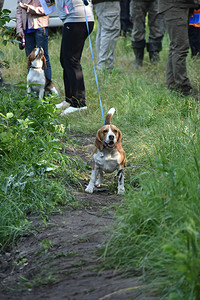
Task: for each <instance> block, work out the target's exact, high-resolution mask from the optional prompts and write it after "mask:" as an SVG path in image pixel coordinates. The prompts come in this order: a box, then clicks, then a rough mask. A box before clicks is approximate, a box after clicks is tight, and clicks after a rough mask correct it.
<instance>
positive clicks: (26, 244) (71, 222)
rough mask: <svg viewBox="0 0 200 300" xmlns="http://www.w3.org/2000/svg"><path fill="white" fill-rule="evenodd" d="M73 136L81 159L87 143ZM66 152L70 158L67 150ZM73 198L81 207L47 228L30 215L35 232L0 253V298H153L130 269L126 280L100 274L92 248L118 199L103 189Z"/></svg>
mask: <svg viewBox="0 0 200 300" xmlns="http://www.w3.org/2000/svg"><path fill="white" fill-rule="evenodd" d="M78 138H79V140H80V141H81V140H82V142H81V143H82V145H83V144H84V145H83V148H82V149H83V151H81V150H80V151H79V155H80V156H82V157H84V156H85V149H84V146H85V145H86V144H89V143H90V140H89V139H87V138H86V137H82V139H81V137H80V136H79V137H78ZM83 141H84V143H83ZM68 151H69V152H70V151H71V152H72V153H71V154H72V155H73V150H71V149H68ZM74 154H76V155H77V152H76V153H74ZM85 157H87V156H85ZM86 159H87V158H86ZM75 195H76V198H77V199H78V201H80V202H82V203H87V206H85V207H84V206H81V207H84V208H82V209H81V210H80V209H79V210H69V209H68V210H64V211H63V214H61V215H60V214H55V215H53V216H51V217H50V218H49V220H48V223H47V226H45V225H44V224H43V223H42V222H41V220H40V219H39V218H38V217H37V216H36V217H32V218H31V221H32V222H33V225H34V227H35V228H36V231H35V234H33V235H31V236H27V237H23V238H22V239H21V240H20V241H19V242H18V244H17V245H16V247H15V248H14V249H13V250H12V252H11V253H5V254H3V255H0V266H1V269H0V281H1V284H0V300H32V299H33V300H39V299H49V300H60V299H65V300H90V299H91V300H97V299H98V300H104V299H105V300H106V299H112V300H118V299H120V300H124V299H134V300H145V299H148V300H152V299H155V298H154V297H153V296H147V295H146V294H145V293H144V291H143V289H142V288H141V286H142V282H140V281H139V279H138V278H139V274H137V271H136V270H133V273H132V274H129V275H126V276H125V275H124V274H123V272H118V271H116V270H102V264H101V260H100V259H99V255H98V250H99V249H100V248H101V247H102V246H103V243H104V241H105V240H106V235H107V234H108V233H109V232H110V230H112V224H113V222H114V220H113V213H112V212H113V209H112V206H113V204H114V203H115V204H116V203H119V202H120V198H119V197H118V196H116V195H110V194H109V193H108V192H106V191H104V192H96V193H94V194H92V195H88V194H85V193H82V192H80V191H77V192H76V193H75ZM86 207H87V208H86Z"/></svg>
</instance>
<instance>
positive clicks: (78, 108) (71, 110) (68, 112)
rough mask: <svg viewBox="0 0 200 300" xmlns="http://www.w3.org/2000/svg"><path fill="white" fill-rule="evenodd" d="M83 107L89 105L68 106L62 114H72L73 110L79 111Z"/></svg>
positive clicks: (85, 107)
mask: <svg viewBox="0 0 200 300" xmlns="http://www.w3.org/2000/svg"><path fill="white" fill-rule="evenodd" d="M83 109H87V106H83V107H73V106H69V107H67V108H66V109H65V110H64V111H63V112H62V114H61V115H62V116H64V115H67V114H71V113H73V112H76V111H79V110H83Z"/></svg>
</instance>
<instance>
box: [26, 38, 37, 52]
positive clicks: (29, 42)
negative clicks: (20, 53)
mask: <svg viewBox="0 0 200 300" xmlns="http://www.w3.org/2000/svg"><path fill="white" fill-rule="evenodd" d="M35 47H36V40H35V34H34V32H31V33H26V34H25V52H26V56H29V54H30V53H31V52H32V51H33V49H34V48H35Z"/></svg>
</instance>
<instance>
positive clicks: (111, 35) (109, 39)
mask: <svg viewBox="0 0 200 300" xmlns="http://www.w3.org/2000/svg"><path fill="white" fill-rule="evenodd" d="M94 7H95V12H96V14H97V17H98V27H99V29H98V35H97V40H96V45H97V55H98V62H97V69H100V70H101V69H103V68H107V69H112V68H113V67H114V50H115V47H116V44H117V40H118V37H119V34H120V3H119V2H118V1H113V2H102V3H98V4H95V6H94ZM99 36H100V38H99Z"/></svg>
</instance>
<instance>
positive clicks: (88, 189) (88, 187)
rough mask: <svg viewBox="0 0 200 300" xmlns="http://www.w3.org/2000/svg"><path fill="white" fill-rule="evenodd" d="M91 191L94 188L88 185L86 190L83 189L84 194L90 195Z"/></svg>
mask: <svg viewBox="0 0 200 300" xmlns="http://www.w3.org/2000/svg"><path fill="white" fill-rule="evenodd" d="M93 191H94V186H92V185H90V184H88V186H87V187H86V189H85V192H86V193H89V194H92V193H93Z"/></svg>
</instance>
